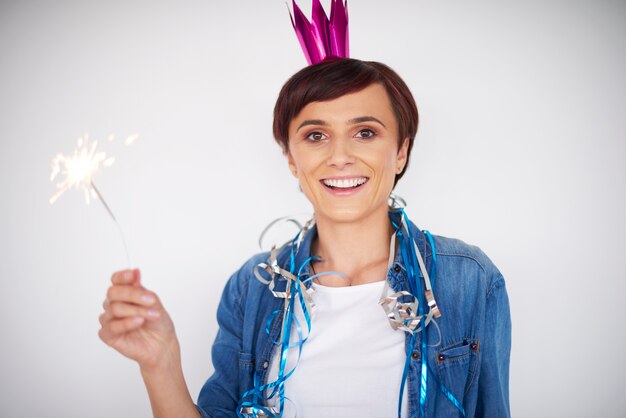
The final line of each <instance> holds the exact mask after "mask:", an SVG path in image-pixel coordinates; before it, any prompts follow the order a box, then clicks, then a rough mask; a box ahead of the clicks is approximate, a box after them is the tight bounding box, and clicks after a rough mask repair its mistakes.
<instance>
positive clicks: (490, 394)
mask: <svg viewBox="0 0 626 418" xmlns="http://www.w3.org/2000/svg"><path fill="white" fill-rule="evenodd" d="M485 328H486V330H485V336H484V340H483V341H482V342H481V351H482V355H481V366H480V377H479V379H478V399H477V405H476V417H477V418H491V417H493V418H506V417H510V416H511V411H510V408H509V363H510V355H511V313H510V310H509V298H508V296H507V293H506V287H505V283H504V279H503V277H502V275H500V274H498V277H497V278H496V280H495V281H494V282H493V284H492V285H491V288H490V289H489V291H488V293H487V304H486V307H485Z"/></svg>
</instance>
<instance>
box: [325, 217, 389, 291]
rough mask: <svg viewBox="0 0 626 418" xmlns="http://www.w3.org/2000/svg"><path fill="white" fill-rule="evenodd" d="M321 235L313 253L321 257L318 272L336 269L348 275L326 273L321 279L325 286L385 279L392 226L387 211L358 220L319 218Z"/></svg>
mask: <svg viewBox="0 0 626 418" xmlns="http://www.w3.org/2000/svg"><path fill="white" fill-rule="evenodd" d="M316 224H317V232H318V236H317V239H316V241H315V242H313V248H312V254H315V255H319V256H320V257H321V258H322V260H321V261H319V262H316V263H315V265H314V268H315V271H316V272H317V273H321V272H328V271H335V272H339V273H342V274H345V275H346V276H348V279H346V278H342V277H340V276H337V275H325V276H321V277H319V279H318V282H319V283H320V284H322V285H325V286H333V287H340V286H350V285H358V284H365V283H371V282H376V281H380V280H385V279H386V275H387V263H388V260H389V240H390V239H391V235H392V234H393V227H392V225H391V223H390V222H389V218H388V216H387V212H384V213H381V214H373V216H371V217H368V218H367V219H363V220H360V221H357V222H334V221H332V220H329V219H327V218H319V219H316Z"/></svg>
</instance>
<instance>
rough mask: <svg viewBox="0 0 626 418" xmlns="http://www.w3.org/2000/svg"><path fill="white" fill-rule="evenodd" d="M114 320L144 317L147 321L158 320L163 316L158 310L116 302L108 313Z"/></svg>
mask: <svg viewBox="0 0 626 418" xmlns="http://www.w3.org/2000/svg"><path fill="white" fill-rule="evenodd" d="M106 313H107V314H110V315H111V317H112V318H114V319H121V318H127V317H132V316H142V317H144V318H145V319H156V318H158V317H160V316H161V313H160V312H159V311H158V310H157V309H152V308H146V307H143V306H138V305H135V304H131V303H124V302H115V303H112V304H111V305H110V307H109V309H108V310H107V311H106Z"/></svg>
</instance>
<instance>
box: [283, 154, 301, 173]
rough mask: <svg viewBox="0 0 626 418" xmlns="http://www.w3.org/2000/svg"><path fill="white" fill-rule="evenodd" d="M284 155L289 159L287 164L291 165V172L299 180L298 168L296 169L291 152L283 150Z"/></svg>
mask: <svg viewBox="0 0 626 418" xmlns="http://www.w3.org/2000/svg"><path fill="white" fill-rule="evenodd" d="M283 155H284V156H285V157H287V164H288V165H289V170H290V171H291V174H293V176H294V177H296V178H298V167H296V162H295V161H294V159H293V156H292V155H291V151H289V150H286V149H283Z"/></svg>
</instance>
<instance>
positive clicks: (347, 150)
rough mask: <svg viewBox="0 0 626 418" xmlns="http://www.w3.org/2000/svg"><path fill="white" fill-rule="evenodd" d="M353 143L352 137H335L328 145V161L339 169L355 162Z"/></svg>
mask: <svg viewBox="0 0 626 418" xmlns="http://www.w3.org/2000/svg"><path fill="white" fill-rule="evenodd" d="M352 145H353V144H352V141H351V138H334V140H332V141H331V142H330V144H329V147H328V159H327V161H326V163H327V164H328V165H329V166H333V167H336V168H339V169H342V168H344V167H346V166H349V165H352V164H354V161H355V158H354V154H353V150H352Z"/></svg>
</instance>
